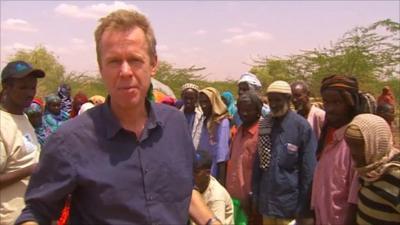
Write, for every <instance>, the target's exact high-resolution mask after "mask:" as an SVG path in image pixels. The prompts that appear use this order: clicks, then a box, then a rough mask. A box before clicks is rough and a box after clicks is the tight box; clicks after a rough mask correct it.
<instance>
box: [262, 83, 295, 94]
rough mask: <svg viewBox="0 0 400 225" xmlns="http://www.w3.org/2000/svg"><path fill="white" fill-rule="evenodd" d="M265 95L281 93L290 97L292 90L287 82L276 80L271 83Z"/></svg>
mask: <svg viewBox="0 0 400 225" xmlns="http://www.w3.org/2000/svg"><path fill="white" fill-rule="evenodd" d="M267 93H282V94H288V95H292V89H291V88H290V85H289V83H288V82H286V81H283V80H277V81H274V82H272V83H271V84H270V85H269V86H268V88H267Z"/></svg>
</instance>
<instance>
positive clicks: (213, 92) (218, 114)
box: [200, 87, 229, 136]
mask: <svg viewBox="0 0 400 225" xmlns="http://www.w3.org/2000/svg"><path fill="white" fill-rule="evenodd" d="M200 93H203V94H205V95H207V97H208V99H209V100H210V102H211V106H212V115H211V118H210V119H208V121H207V130H208V133H209V134H210V136H213V134H214V128H215V127H216V125H217V124H218V123H219V122H220V121H221V120H222V119H224V118H226V117H228V116H229V114H228V109H227V108H226V106H225V103H224V102H223V101H222V99H221V95H220V94H219V92H218V90H217V89H215V88H213V87H206V88H204V89H202V90H201V91H200Z"/></svg>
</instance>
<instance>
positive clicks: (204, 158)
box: [194, 149, 212, 171]
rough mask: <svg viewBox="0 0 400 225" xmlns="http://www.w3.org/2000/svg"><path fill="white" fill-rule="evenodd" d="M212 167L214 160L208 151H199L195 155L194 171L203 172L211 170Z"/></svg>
mask: <svg viewBox="0 0 400 225" xmlns="http://www.w3.org/2000/svg"><path fill="white" fill-rule="evenodd" d="M211 166H212V158H211V155H210V153H209V152H208V151H206V150H201V149H199V150H197V151H196V153H195V160H194V169H195V171H196V170H202V169H211Z"/></svg>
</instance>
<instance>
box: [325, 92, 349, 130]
mask: <svg viewBox="0 0 400 225" xmlns="http://www.w3.org/2000/svg"><path fill="white" fill-rule="evenodd" d="M321 96H322V101H323V103H324V109H325V112H326V116H325V118H326V120H327V124H328V126H330V127H334V128H339V127H342V126H344V125H346V124H347V123H348V122H350V120H351V115H350V114H351V107H350V106H349V105H348V104H347V103H346V101H345V99H344V98H343V97H342V95H341V94H340V93H339V91H337V90H331V89H328V90H325V91H323V92H322V93H321Z"/></svg>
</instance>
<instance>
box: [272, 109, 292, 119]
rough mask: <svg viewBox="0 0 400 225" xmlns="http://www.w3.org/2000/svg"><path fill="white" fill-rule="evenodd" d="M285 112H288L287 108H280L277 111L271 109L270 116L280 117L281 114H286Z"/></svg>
mask: <svg viewBox="0 0 400 225" xmlns="http://www.w3.org/2000/svg"><path fill="white" fill-rule="evenodd" d="M287 112H288V111H287V110H280V111H277V112H273V111H271V116H272V117H282V116H284V115H286V113H287Z"/></svg>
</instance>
